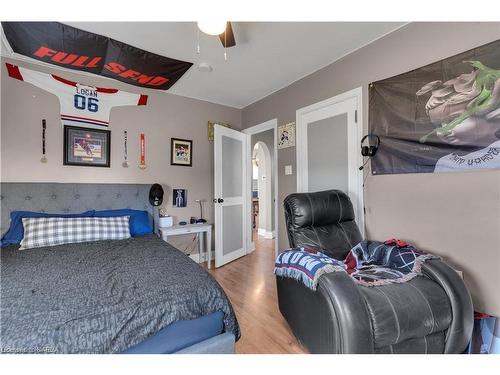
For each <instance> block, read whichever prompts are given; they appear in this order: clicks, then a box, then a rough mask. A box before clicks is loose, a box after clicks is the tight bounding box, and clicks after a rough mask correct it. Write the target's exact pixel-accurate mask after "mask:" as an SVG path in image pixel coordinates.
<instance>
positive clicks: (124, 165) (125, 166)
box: [122, 130, 128, 168]
mask: <svg viewBox="0 0 500 375" xmlns="http://www.w3.org/2000/svg"><path fill="white" fill-rule="evenodd" d="M127 156H128V155H127V131H126V130H124V131H123V163H122V167H123V168H128V161H127Z"/></svg>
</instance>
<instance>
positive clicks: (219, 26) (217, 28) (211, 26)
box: [197, 21, 227, 35]
mask: <svg viewBox="0 0 500 375" xmlns="http://www.w3.org/2000/svg"><path fill="white" fill-rule="evenodd" d="M197 24H198V28H199V29H200V30H201V31H202V32H204V33H205V34H208V35H220V34H222V33H223V32H224V31H225V30H226V24H227V22H226V21H199V22H197Z"/></svg>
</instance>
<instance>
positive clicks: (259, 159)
mask: <svg viewBox="0 0 500 375" xmlns="http://www.w3.org/2000/svg"><path fill="white" fill-rule="evenodd" d="M244 132H245V133H246V134H248V137H249V140H248V159H249V163H250V165H249V167H248V171H249V174H248V181H249V183H248V194H247V197H248V204H247V207H248V208H247V212H248V213H249V214H250V217H249V221H248V222H249V226H248V228H247V230H248V232H247V233H248V234H247V238H248V239H249V244H248V248H249V250H250V251H253V250H255V244H256V242H257V241H258V240H264V239H265V240H273V243H274V246H273V248H274V251H275V253H276V251H277V248H278V247H277V240H278V237H277V223H278V220H277V215H278V210H277V202H278V200H277V193H278V186H277V185H278V181H277V180H278V178H277V173H276V171H277V169H276V163H277V142H276V139H277V120H276V119H273V120H270V121H267V122H265V123H262V124H259V125H256V126H253V127H251V128H247V129H245V130H244Z"/></svg>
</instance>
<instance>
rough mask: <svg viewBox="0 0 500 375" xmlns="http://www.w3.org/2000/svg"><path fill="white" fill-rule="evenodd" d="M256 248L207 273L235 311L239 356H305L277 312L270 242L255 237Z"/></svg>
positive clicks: (272, 253) (272, 255) (302, 349)
mask: <svg viewBox="0 0 500 375" xmlns="http://www.w3.org/2000/svg"><path fill="white" fill-rule="evenodd" d="M255 246H256V249H255V251H254V252H252V253H251V254H249V255H246V256H244V257H242V258H240V259H237V260H235V261H233V262H231V263H229V264H226V265H225V266H223V267H221V268H218V269H211V270H209V272H210V273H211V274H212V275H213V276H214V277H215V279H216V280H217V281H218V282H219V283H220V284H221V285H222V287H223V288H224V290H225V291H226V294H227V295H228V297H229V299H230V300H231V303H232V304H233V307H234V310H235V312H236V317H237V318H238V322H239V324H240V328H241V339H240V340H239V341H238V342H237V343H236V352H237V353H239V354H266V353H267V354H281V353H307V351H306V350H305V349H304V348H303V347H302V346H301V345H300V344H299V343H298V342H297V339H296V338H295V337H294V335H293V333H292V332H291V330H290V328H289V327H288V324H287V323H286V321H285V320H284V318H283V317H282V316H281V313H280V311H279V309H278V300H277V295H276V280H275V277H274V274H273V268H274V240H268V239H264V238H263V237H261V236H257V241H256V244H255Z"/></svg>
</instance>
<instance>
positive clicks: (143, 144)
mask: <svg viewBox="0 0 500 375" xmlns="http://www.w3.org/2000/svg"><path fill="white" fill-rule="evenodd" d="M139 168H141V169H146V140H145V139H144V133H141V162H140V163H139Z"/></svg>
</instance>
